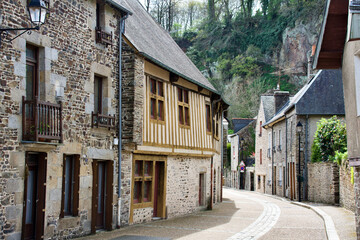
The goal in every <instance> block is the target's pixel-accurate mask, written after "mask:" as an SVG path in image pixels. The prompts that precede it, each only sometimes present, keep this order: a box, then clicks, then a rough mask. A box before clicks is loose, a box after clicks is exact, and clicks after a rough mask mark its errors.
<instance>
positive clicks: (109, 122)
mask: <svg viewBox="0 0 360 240" xmlns="http://www.w3.org/2000/svg"><path fill="white" fill-rule="evenodd" d="M91 127H97V128H98V127H107V128H109V130H110V128H113V127H115V116H110V115H102V114H99V113H94V112H92V114H91Z"/></svg>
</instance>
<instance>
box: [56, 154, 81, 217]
mask: <svg viewBox="0 0 360 240" xmlns="http://www.w3.org/2000/svg"><path fill="white" fill-rule="evenodd" d="M79 176H80V155H64V160H63V178H62V198H61V212H60V217H64V216H78V213H79V209H78V208H79Z"/></svg>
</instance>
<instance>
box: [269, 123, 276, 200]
mask: <svg viewBox="0 0 360 240" xmlns="http://www.w3.org/2000/svg"><path fill="white" fill-rule="evenodd" d="M273 128H274V126H271V150H270V151H271V194H272V195H274V192H275V190H274V129H273ZM275 181H276V179H275Z"/></svg>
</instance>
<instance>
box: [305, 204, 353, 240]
mask: <svg viewBox="0 0 360 240" xmlns="http://www.w3.org/2000/svg"><path fill="white" fill-rule="evenodd" d="M305 204H307V205H310V206H311V207H316V208H318V209H320V210H322V211H323V212H325V214H327V215H328V216H329V217H331V219H332V220H333V222H334V225H335V229H336V232H337V234H338V236H339V239H341V240H352V239H356V227H355V214H354V213H353V212H351V211H349V210H347V209H345V208H342V207H337V206H332V205H326V204H320V203H311V202H305ZM329 239H330V238H329Z"/></svg>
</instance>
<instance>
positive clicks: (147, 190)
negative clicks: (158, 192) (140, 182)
mask: <svg viewBox="0 0 360 240" xmlns="http://www.w3.org/2000/svg"><path fill="white" fill-rule="evenodd" d="M151 185H152V184H151V181H145V184H144V202H150V201H151Z"/></svg>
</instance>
